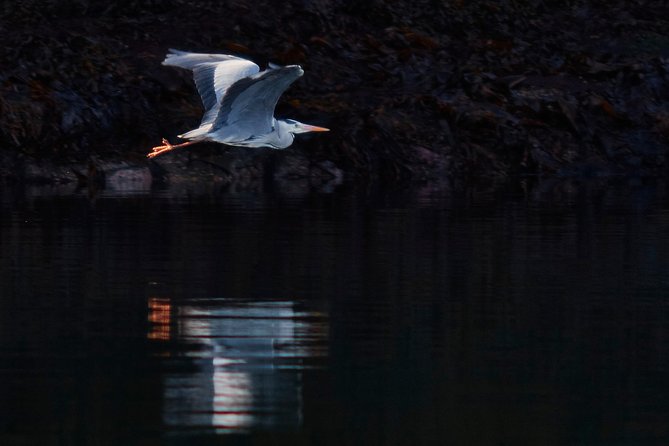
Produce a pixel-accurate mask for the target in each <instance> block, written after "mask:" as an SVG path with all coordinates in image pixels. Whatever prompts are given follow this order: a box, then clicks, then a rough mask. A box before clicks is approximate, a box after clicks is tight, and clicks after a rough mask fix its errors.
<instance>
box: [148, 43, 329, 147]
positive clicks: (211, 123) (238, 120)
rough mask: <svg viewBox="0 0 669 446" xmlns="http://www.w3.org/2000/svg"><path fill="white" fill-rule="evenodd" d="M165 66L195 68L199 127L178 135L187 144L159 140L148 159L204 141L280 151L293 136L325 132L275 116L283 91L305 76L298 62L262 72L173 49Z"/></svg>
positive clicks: (224, 58)
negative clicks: (200, 105)
mask: <svg viewBox="0 0 669 446" xmlns="http://www.w3.org/2000/svg"><path fill="white" fill-rule="evenodd" d="M163 65H169V66H175V67H180V68H185V69H189V70H192V71H193V78H194V80H195V85H196V86H197V89H198V92H199V93H200V96H201V97H202V103H203V105H204V108H205V112H204V115H203V117H202V121H201V122H200V126H199V127H198V128H196V129H194V130H191V131H189V132H186V133H184V134H181V135H179V137H180V138H182V139H186V140H188V141H187V142H185V143H182V144H176V145H172V144H170V143H169V142H168V141H167V140H165V139H163V144H164V145H162V146H158V147H154V148H153V151H152V152H151V153H149V155H148V157H149V158H152V157H154V156H157V155H159V154H162V153H164V152H167V151H169V150H172V149H174V148H176V147H183V146H186V145H190V144H194V143H196V142H202V141H214V142H218V143H222V144H227V145H231V146H241V147H270V148H274V149H284V148H286V147H288V146H290V145H291V144H292V143H293V140H294V139H295V134H298V133H306V132H319V131H327V130H328V129H326V128H323V127H317V126H312V125H308V124H303V123H301V122H298V121H294V120H292V119H276V118H274V107H275V106H276V103H277V102H278V100H279V97H280V96H281V94H282V93H283V92H284V91H285V90H286V89H287V88H288V87H289V86H290V84H292V83H293V82H294V81H295V80H296V79H298V78H299V77H300V76H302V75H303V74H304V71H303V70H302V68H301V67H300V66H298V65H289V66H285V67H276V66H273V65H270V67H269V68H268V69H267V70H265V71H260V68H259V67H258V65H256V64H255V63H253V62H251V61H249V60H246V59H242V58H239V57H235V56H229V55H226V54H199V53H188V52H184V51H177V50H170V52H169V53H168V54H167V57H166V58H165V61H164V62H163Z"/></svg>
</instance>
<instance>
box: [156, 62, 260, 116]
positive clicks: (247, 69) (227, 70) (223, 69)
mask: <svg viewBox="0 0 669 446" xmlns="http://www.w3.org/2000/svg"><path fill="white" fill-rule="evenodd" d="M163 65H170V66H175V67H180V68H186V69H189V70H193V79H194V80H195V85H196V86H197V90H198V92H199V93H200V96H201V97H202V104H203V105H204V109H205V113H204V116H203V117H202V123H201V124H200V126H203V125H205V124H211V123H212V122H213V120H214V118H215V117H216V115H217V114H218V106H219V105H220V103H221V100H222V99H223V96H224V94H225V92H226V90H227V89H228V88H230V86H231V85H232V84H234V83H235V82H236V81H238V80H239V79H242V78H244V77H247V76H251V75H253V74H256V73H258V72H259V71H260V67H258V65H256V64H254V63H253V62H251V61H249V60H246V59H242V58H241V57H236V56H230V55H227V54H201V53H188V52H185V51H178V50H174V49H171V50H170V52H169V53H168V54H167V57H166V58H165V61H164V62H163Z"/></svg>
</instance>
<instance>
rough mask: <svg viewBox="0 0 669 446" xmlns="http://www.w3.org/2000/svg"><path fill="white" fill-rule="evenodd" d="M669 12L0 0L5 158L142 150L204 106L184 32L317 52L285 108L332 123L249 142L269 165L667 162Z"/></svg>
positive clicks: (360, 170)
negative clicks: (267, 146)
mask: <svg viewBox="0 0 669 446" xmlns="http://www.w3.org/2000/svg"><path fill="white" fill-rule="evenodd" d="M667 17H669V6H668V4H667V2H664V1H643V0H637V1H567V2H564V1H559V2H558V1H539V0H527V1H494V2H493V1H469V2H465V1H434V0H412V1H392V2H390V1H388V2H384V1H380V0H368V1H353V0H313V1H308V0H286V1H282V2H273V1H267V0H259V1H253V2H250V1H233V0H229V1H185V0H154V1H146V2H145V1H132V0H127V1H117V2H106V1H95V0H91V1H87V0H80V1H62V0H51V1H48V0H47V1H32V0H28V1H23V2H3V4H2V6H0V41H2V47H1V48H0V149H2V152H0V153H2V157H3V163H2V164H3V166H4V167H3V169H2V174H3V177H5V178H14V179H22V178H23V179H25V178H28V179H36V180H40V181H66V180H67V181H72V180H76V179H77V178H75V177H72V176H69V177H68V176H67V175H64V176H63V175H61V177H62V178H60V177H59V178H56V179H55V180H54V178H53V175H52V174H50V173H48V172H52V171H53V169H47V170H46V171H45V172H42V173H40V174H36V176H35V175H33V176H34V177H35V178H33V176H31V175H32V174H31V173H30V172H33V171H31V169H27V168H26V167H25V166H26V164H27V165H32V164H38V165H39V164H40V163H41V162H47V161H48V162H49V163H55V164H56V165H59V164H60V165H62V164H65V165H68V164H69V165H75V164H77V163H84V164H85V163H88V162H90V161H91V160H100V159H103V160H104V159H116V160H118V159H121V160H124V161H129V162H132V163H135V165H137V166H142V165H146V164H145V163H146V161H145V160H144V155H145V154H146V153H147V151H148V150H149V149H150V148H151V147H152V146H155V145H158V144H159V143H160V138H161V137H168V138H174V137H175V135H176V134H179V133H182V132H184V131H186V130H189V129H191V128H194V126H196V125H197V124H198V123H199V119H200V115H201V113H202V110H201V105H200V103H199V99H198V96H197V93H196V91H195V89H194V86H193V83H192V80H191V79H190V74H189V73H187V72H185V71H182V70H177V69H174V68H171V67H163V66H161V64H160V63H161V61H162V60H163V58H164V56H165V53H166V51H167V49H168V48H170V47H174V48H178V49H181V50H187V51H202V52H218V53H232V54H237V55H241V56H245V57H249V58H251V59H253V60H254V61H256V62H258V63H259V64H260V65H261V66H262V67H264V64H265V63H266V62H268V61H272V62H275V63H279V64H300V65H302V66H303V67H304V69H305V76H304V77H302V78H301V79H300V80H299V81H298V82H296V83H295V84H294V85H293V86H292V87H291V88H290V89H289V90H288V91H287V93H286V94H285V96H284V98H283V99H282V101H281V102H280V104H279V106H278V108H277V116H279V117H293V118H296V119H300V120H303V121H305V122H309V123H314V124H320V125H325V126H327V127H331V128H332V132H330V133H329V134H327V135H317V137H307V138H301V139H300V140H298V143H297V144H295V145H294V146H293V147H292V148H291V149H290V150H289V151H286V152H283V153H281V154H276V153H268V151H259V152H258V153H255V152H254V155H253V161H252V163H251V164H252V165H254V166H255V167H254V168H255V169H256V170H260V171H261V173H260V174H258V175H260V176H262V175H263V174H267V172H270V173H272V172H274V171H275V170H276V169H277V167H276V164H277V163H279V164H280V163H281V162H282V160H283V159H284V158H283V157H290V156H294V157H296V158H295V159H296V161H295V162H293V163H292V164H291V163H289V164H290V165H291V166H292V167H291V168H290V169H289V170H291V169H292V170H291V172H293V173H296V174H297V175H299V174H300V172H301V170H304V169H305V168H306V167H308V166H313V165H315V164H316V165H321V164H319V163H324V162H326V164H325V165H327V166H330V167H333V166H334V167H333V168H334V169H335V170H336V172H342V173H344V174H346V175H349V176H356V177H365V178H381V179H391V180H395V179H398V178H399V179H406V178H412V179H416V178H418V179H428V180H434V179H443V178H446V177H448V178H456V177H457V178H460V179H464V180H466V181H467V180H472V179H476V180H481V179H483V180H498V179H503V178H507V177H509V176H517V175H526V174H530V175H533V174H547V175H552V174H557V175H560V176H608V175H616V174H633V175H664V174H665V173H666V163H665V156H666V153H667V146H668V145H667V141H668V138H669V106H668V105H667V104H669V101H667V99H669V86H668V85H669V83H668V80H669V62H668V60H667V58H668V57H669V34H668V33H669V32H668V31H667V30H669V23H668V21H669V19H667ZM222 150H233V151H234V150H237V149H225V148H222V147H221V146H217V145H206V144H205V145H203V146H201V147H194V148H192V149H189V153H190V154H191V155H190V156H191V157H196V158H198V157H200V158H205V159H209V158H207V157H215V154H216V153H220V152H221V151H222ZM289 152H290V154H289ZM236 153H239V152H236ZM170 156H175V155H170ZM236 156H237V155H236ZM36 160H39V162H37V161H36ZM189 160H192V158H189ZM169 161H170V160H169V159H167V157H163V159H162V162H163V163H169ZM97 162H99V161H97ZM157 163H158V165H160V163H161V159H160V158H159V159H158V160H157ZM49 165H50V166H51V164H49ZM305 166H306V167H305ZM154 167H155V166H154ZM326 170H328V169H326ZM233 171H234V169H233ZM26 172H28V173H26ZM233 173H234V172H233ZM337 174H338V173H337Z"/></svg>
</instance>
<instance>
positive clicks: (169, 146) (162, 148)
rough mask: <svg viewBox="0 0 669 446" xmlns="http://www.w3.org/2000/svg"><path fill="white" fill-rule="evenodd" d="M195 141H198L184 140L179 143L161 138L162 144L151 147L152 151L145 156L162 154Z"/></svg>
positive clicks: (152, 156) (150, 156)
mask: <svg viewBox="0 0 669 446" xmlns="http://www.w3.org/2000/svg"><path fill="white" fill-rule="evenodd" d="M197 142H199V141H186V142H182V143H181V144H170V142H169V141H168V140H166V139H165V138H163V145H162V146H157V147H154V148H153V149H151V150H152V152H151V153H149V154H148V155H146V156H147V157H148V158H154V157H156V156H158V155H162V154H163V153H165V152H169V151H170V150H173V149H178V148H179V147H186V146H190V145H191V144H195V143H197Z"/></svg>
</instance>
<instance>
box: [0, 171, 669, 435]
mask: <svg viewBox="0 0 669 446" xmlns="http://www.w3.org/2000/svg"><path fill="white" fill-rule="evenodd" d="M668 271H669V201H668V200H667V194H666V192H665V190H664V189H663V186H662V185H661V184H642V183H638V184H631V185H629V184H627V185H624V186H607V187H600V186H596V187H595V186H591V185H588V184H575V185H570V186H568V187H562V188H558V189H557V192H556V191H551V192H550V193H543V192H542V191H541V190H539V191H536V190H535V191H533V192H523V191H522V190H517V191H512V192H504V193H498V194H495V195H486V194H482V195H471V194H470V195H461V194H453V193H449V194H426V193H424V192H420V193H411V192H405V193H402V194H392V193H388V194H378V193H377V194H373V193H369V192H366V191H360V190H355V191H347V192H337V193H330V194H325V193H311V194H303V195H299V196H297V195H290V194H284V195H282V194H278V193H274V194H261V193H232V192H229V193H215V194H190V195H189V194H188V193H186V192H184V193H179V194H173V193H165V192H162V193H161V192H156V193H147V194H144V195H122V196H121V195H119V196H114V195H113V194H107V195H105V194H104V193H103V194H102V195H99V196H96V197H94V198H91V197H90V196H88V195H87V194H85V193H80V194H73V195H67V196H44V195H39V194H38V195H30V194H28V193H26V192H25V191H8V190H5V191H4V195H3V199H2V216H1V219H0V287H1V290H0V444H2V445H36V444H39V445H51V444H54V445H131V444H141V445H155V444H189V445H191V444H237V443H240V444H253V445H261V444H290V445H295V444H337V445H340V444H361V445H375V444H391V445H405V444H414V445H415V444H467V445H522V444H527V445H537V444H541V445H572V444H582V445H641V444H658V445H659V444H668V443H667V442H668V441H669V422H668V420H669V398H667V395H669V392H668V391H669V379H668V372H669V367H668V365H667V364H668V363H669V274H668Z"/></svg>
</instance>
